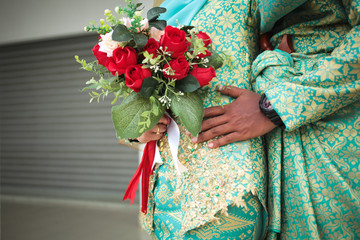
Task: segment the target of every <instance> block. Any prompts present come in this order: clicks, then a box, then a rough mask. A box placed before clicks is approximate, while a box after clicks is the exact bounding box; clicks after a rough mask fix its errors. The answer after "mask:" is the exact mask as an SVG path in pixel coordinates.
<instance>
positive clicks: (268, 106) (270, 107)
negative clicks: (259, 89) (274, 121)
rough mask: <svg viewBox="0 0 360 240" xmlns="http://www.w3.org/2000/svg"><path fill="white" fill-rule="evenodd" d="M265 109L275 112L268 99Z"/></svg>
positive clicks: (265, 102)
mask: <svg viewBox="0 0 360 240" xmlns="http://www.w3.org/2000/svg"><path fill="white" fill-rule="evenodd" d="M264 108H266V110H273V107H272V105H271V103H270V101H269V99H267V98H266V99H265V101H264Z"/></svg>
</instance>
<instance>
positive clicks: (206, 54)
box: [197, 50, 211, 58]
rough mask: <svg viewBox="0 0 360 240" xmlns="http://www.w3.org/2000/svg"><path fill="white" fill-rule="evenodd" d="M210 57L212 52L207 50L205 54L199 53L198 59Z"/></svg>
mask: <svg viewBox="0 0 360 240" xmlns="http://www.w3.org/2000/svg"><path fill="white" fill-rule="evenodd" d="M209 56H211V52H210V51H209V50H205V54H203V53H199V54H198V55H197V57H199V58H204V57H209Z"/></svg>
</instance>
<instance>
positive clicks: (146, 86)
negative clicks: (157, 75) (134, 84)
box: [140, 77, 158, 98]
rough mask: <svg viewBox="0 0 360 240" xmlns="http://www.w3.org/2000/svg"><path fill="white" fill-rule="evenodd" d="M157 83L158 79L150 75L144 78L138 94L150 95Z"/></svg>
mask: <svg viewBox="0 0 360 240" xmlns="http://www.w3.org/2000/svg"><path fill="white" fill-rule="evenodd" d="M157 83H158V81H157V80H156V79H154V78H152V77H148V78H145V79H144V80H143V83H142V86H141V90H140V94H141V95H142V96H143V97H146V98H148V97H150V96H151V95H152V93H153V92H154V90H155V88H156V84H157Z"/></svg>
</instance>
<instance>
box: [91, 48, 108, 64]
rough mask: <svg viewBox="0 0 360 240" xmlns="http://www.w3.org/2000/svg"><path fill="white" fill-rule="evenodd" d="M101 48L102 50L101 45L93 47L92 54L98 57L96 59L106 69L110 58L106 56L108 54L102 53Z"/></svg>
mask: <svg viewBox="0 0 360 240" xmlns="http://www.w3.org/2000/svg"><path fill="white" fill-rule="evenodd" d="M99 48H100V46H99V44H96V45H95V46H94V47H93V49H92V52H93V54H94V56H95V57H96V59H97V60H98V61H99V64H101V65H103V66H105V67H106V65H107V62H108V61H109V57H108V56H107V55H106V53H104V52H100V51H99Z"/></svg>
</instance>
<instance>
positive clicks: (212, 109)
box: [204, 106, 225, 118]
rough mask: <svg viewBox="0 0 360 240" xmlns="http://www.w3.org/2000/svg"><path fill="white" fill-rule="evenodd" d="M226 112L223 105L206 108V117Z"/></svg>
mask: <svg viewBox="0 0 360 240" xmlns="http://www.w3.org/2000/svg"><path fill="white" fill-rule="evenodd" d="M224 112H225V108H224V107H223V106H217V107H209V108H205V112H204V118H209V117H215V116H219V115H221V114H224Z"/></svg>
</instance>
